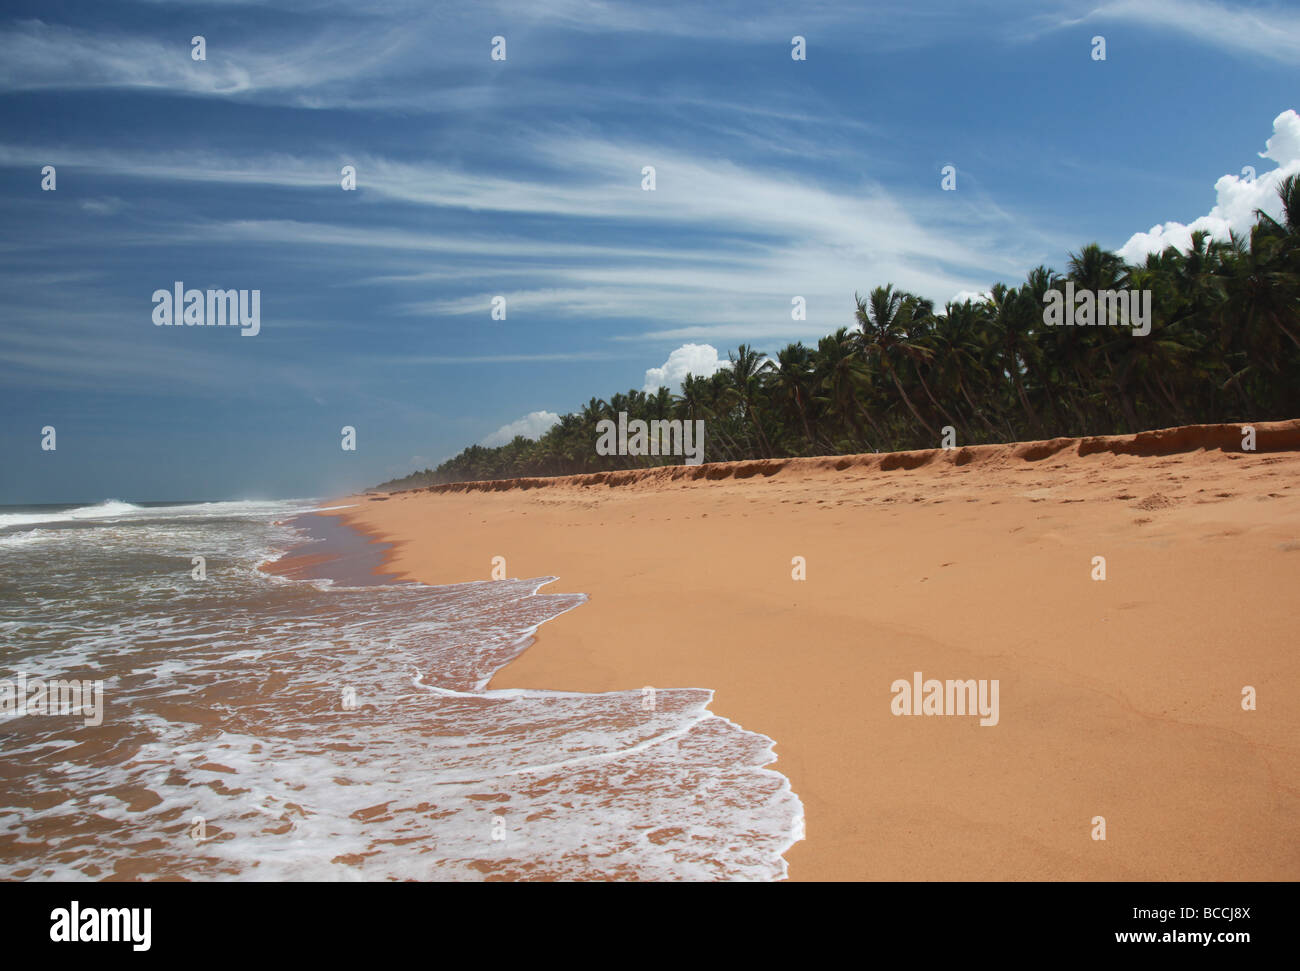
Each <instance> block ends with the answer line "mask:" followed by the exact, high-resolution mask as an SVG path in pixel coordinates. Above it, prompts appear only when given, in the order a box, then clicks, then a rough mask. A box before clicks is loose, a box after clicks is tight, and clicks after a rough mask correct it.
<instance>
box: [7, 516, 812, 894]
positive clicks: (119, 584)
mask: <svg viewBox="0 0 1300 971" xmlns="http://www.w3.org/2000/svg"><path fill="white" fill-rule="evenodd" d="M317 505H318V503H317V502H316V500H312V499H303V500H294V501H266V502H263V501H238V502H212V503H190V504H157V503H154V504H131V503H125V502H119V501H108V502H104V503H100V504H98V505H92V506H81V507H73V506H41V507H13V506H9V507H0V703H2V704H0V709H2V710H0V749H2V751H3V758H2V759H0V878H3V879H6V880H15V879H16V880H104V879H147V880H154V879H188V880H233V879H241V880H482V879H562V880H585V879H634V880H770V879H780V878H782V877H784V876H785V874H786V863H785V860H784V858H783V857H782V854H783V853H784V852H785V851H786V850H787V849H788V848H789V847H790V846H791V845H793V843H794V842H795V840H796V839H797V838H799V837H800V836H801V835H802V826H803V822H802V820H803V807H802V805H801V804H800V801H799V799H798V797H797V796H796V795H795V794H794V793H793V792H792V791H791V789H790V786H789V783H788V781H787V780H786V779H785V778H784V776H782V775H780V774H779V773H777V772H776V771H774V770H773V769H771V768H769V767H768V766H770V765H771V764H772V763H773V762H774V758H775V756H774V754H773V741H772V740H771V739H769V738H767V737H765V736H763V735H759V734H756V733H754V732H751V731H746V730H744V729H742V728H740V727H739V726H737V725H735V724H734V723H732V722H730V721H728V720H726V719H724V718H720V717H718V716H715V715H713V714H712V713H711V712H710V711H709V710H708V705H709V702H710V700H711V698H712V692H711V691H709V690H707V689H705V688H700V687H681V688H665V687H658V688H657V689H656V690H654V691H653V692H652V693H651V692H646V691H640V690H638V691H624V692H611V693H606V694H580V693H565V692H556V691H521V690H508V691H505V690H502V691H495V690H488V689H487V688H486V685H487V683H488V681H489V680H490V679H491V677H492V675H493V673H494V672H495V671H497V670H498V669H500V668H501V667H502V666H503V665H505V664H506V663H507V662H509V661H510V660H511V659H512V658H514V657H516V656H517V655H518V654H519V653H520V652H522V651H524V650H526V649H527V647H528V645H529V644H530V643H531V641H532V638H533V636H534V634H535V632H536V631H537V629H538V627H540V626H541V625H542V624H544V623H545V622H546V621H548V620H550V619H552V618H554V617H556V616H558V615H560V614H562V613H564V612H565V611H568V610H574V609H581V605H582V604H583V602H584V601H585V599H586V598H585V597H583V596H581V595H575V594H548V593H544V592H542V591H543V590H544V588H545V587H546V585H547V584H548V583H550V582H551V581H552V580H553V579H554V578H552V577H535V578H531V579H509V580H498V581H482V582H476V583H463V584H454V585H449V586H425V585H422V584H417V583H379V584H376V583H368V584H364V585H355V583H354V581H351V580H348V581H346V582H343V581H341V580H340V579H339V578H334V579H330V578H320V577H318V578H314V579H293V578H288V577H283V576H275V575H272V574H269V573H266V572H264V571H262V570H259V569H258V565H259V564H260V563H262V562H264V561H266V560H268V559H275V558H278V557H280V556H282V555H284V554H285V553H286V552H287V551H289V550H293V551H294V552H295V553H310V552H311V551H312V546H311V539H312V534H311V533H310V531H308V530H307V529H305V527H304V525H303V524H304V522H305V521H307V520H304V518H302V517H303V516H304V514H306V513H308V512H309V511H310V510H312V509H314V508H316V507H317ZM315 518H316V517H308V519H315ZM304 543H307V544H308V545H307V546H306V547H304V546H303V544H304ZM198 556H201V557H203V558H204V560H205V563H204V571H205V574H206V575H205V577H204V578H203V579H196V577H195V571H196V566H195V564H194V560H193V558H194V557H198ZM617 639H618V635H617V632H616V631H611V632H610V640H611V643H610V649H611V650H617V648H618V643H617ZM53 679H61V680H65V681H76V682H79V683H81V684H84V685H86V686H87V690H86V692H85V693H84V697H85V698H87V699H88V698H89V697H90V690H89V685H90V684H92V683H95V682H102V708H101V709H100V710H99V712H98V718H99V723H98V724H95V723H94V722H95V719H94V718H92V717H90V715H89V712H90V708H89V707H87V708H86V709H85V710H78V711H69V710H67V708H66V707H65V708H64V709H63V710H60V707H59V706H58V705H57V704H54V705H49V704H41V703H40V702H39V698H40V697H41V695H40V689H39V687H38V686H39V685H40V684H41V683H42V682H44V683H45V684H46V685H47V687H48V685H49V682H51V681H52V680H53ZM20 685H21V686H22V689H21V691H20ZM87 704H88V703H87Z"/></svg>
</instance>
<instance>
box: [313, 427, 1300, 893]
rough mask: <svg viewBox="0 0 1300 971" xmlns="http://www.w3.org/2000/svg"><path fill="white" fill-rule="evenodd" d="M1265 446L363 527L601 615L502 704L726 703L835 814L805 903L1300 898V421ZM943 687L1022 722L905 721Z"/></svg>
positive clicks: (754, 468)
mask: <svg viewBox="0 0 1300 971" xmlns="http://www.w3.org/2000/svg"><path fill="white" fill-rule="evenodd" d="M1256 428H1257V430H1258V435H1259V450H1258V451H1256V452H1249V453H1245V452H1241V451H1240V442H1241V435H1240V429H1239V428H1238V426H1197V427H1195V428H1187V429H1173V430H1165V431H1163V432H1159V433H1144V434H1143V435H1140V436H1136V437H1134V436H1127V437H1118V438H1113V439H1083V440H1077V439H1057V440H1054V441H1052V442H1046V443H1028V444H1021V445H1008V446H979V447H972V448H965V449H958V450H955V451H951V452H942V451H933V452H911V453H896V454H893V455H865V456H843V457H835V458H827V459H798V460H785V461H781V460H777V461H772V462H747V463H727V464H720V465H714V466H699V467H695V468H687V467H673V468H668V469H660V470H647V471H637V472H628V473H607V474H602V475H597V476H577V477H568V478H562V479H533V480H520V481H516V482H512V483H475V484H457V485H455V486H449V487H438V488H436V489H435V490H433V491H419V492H410V493H402V494H397V495H395V496H393V497H392V498H388V499H384V500H383V501H377V500H376V499H375V498H374V497H366V496H362V497H355V498H354V499H351V500H347V501H350V502H354V503H355V504H356V505H354V506H353V507H352V508H350V509H347V510H344V511H342V512H341V513H337V514H331V515H339V516H340V517H341V519H342V520H343V521H344V522H346V523H348V524H350V525H352V526H354V527H356V528H358V529H360V530H363V531H364V532H366V533H367V534H368V535H369V536H371V537H373V538H378V539H381V540H383V541H386V542H391V543H392V547H391V548H390V549H389V550H388V551H387V552H386V554H385V560H386V564H387V565H386V567H385V569H387V570H391V571H393V572H395V573H396V574H397V575H399V576H402V577H406V578H410V579H416V580H420V581H422V582H426V583H452V582H459V581H466V580H485V579H489V578H490V576H491V570H492V565H493V558H494V557H498V556H499V557H504V558H505V564H506V575H507V576H510V577H534V576H545V575H557V576H559V578H560V579H559V580H558V582H556V583H555V584H552V585H551V586H550V587H548V588H547V592H581V593H587V594H589V595H590V597H591V600H590V602H589V603H587V604H584V605H583V606H581V607H580V608H578V609H576V610H573V611H570V612H569V613H567V614H565V615H563V616H562V617H559V618H557V619H556V620H554V621H552V622H550V623H548V624H546V625H545V626H544V627H543V628H542V629H541V631H540V634H539V639H538V642H537V643H536V644H534V645H533V646H532V647H531V648H530V649H529V650H528V651H526V652H525V653H524V654H523V655H522V656H521V657H519V658H518V659H517V660H515V661H514V662H512V663H511V664H510V665H509V666H508V667H506V668H505V669H504V670H503V671H502V672H500V673H499V674H498V675H497V677H496V678H495V679H494V681H493V683H492V687H499V688H508V687H530V688H551V689H562V690H580V691H611V690H619V689H636V688H640V687H642V686H644V685H653V686H660V687H708V688H714V689H716V696H715V699H714V702H713V704H712V705H711V708H712V710H713V711H714V712H716V713H717V714H720V715H724V716H725V717H727V718H730V719H732V720H734V721H736V722H738V723H740V724H741V725H743V726H744V727H745V728H748V729H751V730H754V731H758V732H762V733H764V734H766V735H769V736H771V737H772V738H774V739H775V740H776V752H777V755H778V761H777V762H776V763H775V764H774V765H773V766H772V767H773V768H775V769H777V770H778V771H780V772H782V773H783V774H785V775H786V776H787V777H788V778H789V779H790V780H791V783H792V785H793V788H794V791H795V792H796V793H797V794H798V795H799V796H800V797H801V798H802V800H803V802H804V805H805V809H806V813H807V824H806V825H807V839H806V840H804V841H802V842H800V843H798V844H797V845H796V846H795V847H794V848H793V849H792V850H791V851H790V852H789V853H788V854H787V859H788V860H789V861H790V864H791V873H790V875H791V877H792V878H793V879H805V880H806V879H881V880H968V879H970V880H975V879H983V880H1021V879H1026V880H1027V879H1047V880H1065V879H1070V880H1092V879H1116V880H1295V879H1297V878H1300V709H1297V706H1296V704H1295V697H1296V691H1297V688H1298V687H1300V650H1298V644H1297V641H1298V637H1297V623H1296V620H1297V616H1298V614H1300V611H1298V610H1297V606H1296V590H1297V581H1300V487H1298V485H1297V484H1298V483H1300V421H1293V422H1286V423H1281V422H1279V423H1272V424H1269V423H1259V424H1257V425H1256ZM1097 556H1103V557H1105V560H1106V579H1105V580H1104V581H1099V580H1094V579H1093V575H1094V573H1095V569H1096V568H1095V566H1094V557H1097ZM794 557H803V558H804V560H805V562H806V577H807V579H805V580H795V579H792V569H793V567H792V559H793V558H794ZM917 671H919V672H923V674H924V677H925V678H927V679H928V678H937V679H998V681H999V683H1000V718H999V722H998V724H997V725H995V726H988V727H981V726H980V725H979V724H978V719H977V718H972V717H969V716H942V717H934V716H932V717H925V716H920V717H918V716H906V715H904V716H897V715H894V714H892V712H891V700H892V699H893V695H892V694H891V685H892V684H893V682H894V681H895V680H896V679H909V680H910V679H911V678H912V677H913V674H914V672H917ZM1246 686H1250V687H1251V688H1253V689H1254V690H1255V692H1257V697H1258V702H1257V710H1253V711H1247V710H1243V707H1242V697H1243V688H1245V687H1246ZM1097 816H1102V817H1104V818H1105V824H1106V839H1105V840H1104V841H1102V840H1096V839H1093V838H1092V837H1093V833H1094V829H1095V824H1094V822H1093V820H1094V817H1097Z"/></svg>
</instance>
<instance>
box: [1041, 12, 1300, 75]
mask: <svg viewBox="0 0 1300 971" xmlns="http://www.w3.org/2000/svg"><path fill="white" fill-rule="evenodd" d="M1035 20H1036V22H1037V23H1039V24H1040V25H1041V26H1043V27H1045V28H1047V29H1063V28H1066V27H1073V26H1077V25H1080V24H1100V23H1105V22H1107V21H1109V22H1120V23H1134V24H1142V25H1145V26H1149V27H1154V28H1159V29H1161V30H1166V31H1168V32H1170V33H1174V34H1180V35H1182V36H1185V37H1191V38H1194V39H1196V40H1198V41H1200V42H1202V43H1204V44H1206V45H1207V46H1210V47H1216V48H1219V49H1222V50H1229V51H1233V52H1235V53H1239V54H1254V55H1261V56H1264V57H1268V58H1272V59H1273V60H1276V61H1280V62H1282V63H1288V64H1294V63H1295V62H1296V61H1297V60H1300V12H1297V10H1296V9H1295V8H1294V7H1286V6H1281V5H1278V4H1248V3H1234V4H1232V5H1228V4H1223V3H1215V2H1213V0H1106V2H1103V3H1099V4H1090V5H1088V6H1085V7H1076V8H1074V9H1073V10H1071V11H1069V12H1067V13H1063V14H1059V15H1055V16H1053V15H1041V16H1039V17H1038V18H1035Z"/></svg>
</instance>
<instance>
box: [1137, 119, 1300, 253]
mask: <svg viewBox="0 0 1300 971" xmlns="http://www.w3.org/2000/svg"><path fill="white" fill-rule="evenodd" d="M1259 157H1260V158H1264V159H1268V160H1270V161H1272V162H1276V163H1277V166H1278V167H1277V168H1275V169H1272V170H1271V171H1268V172H1265V173H1263V174H1262V175H1256V177H1255V178H1254V179H1251V178H1250V177H1249V175H1225V176H1222V177H1221V178H1220V179H1219V181H1218V182H1216V183H1214V191H1215V195H1216V201H1215V204H1214V208H1213V209H1211V210H1210V211H1209V212H1208V213H1207V214H1206V215H1204V216H1201V217H1200V218H1199V219H1194V220H1192V222H1190V223H1187V224H1183V223H1180V222H1167V223H1163V224H1161V225H1159V226H1152V227H1151V229H1150V230H1149V231H1148V232H1145V233H1134V234H1133V235H1132V236H1131V237H1130V238H1129V241H1128V242H1127V243H1125V244H1124V245H1123V246H1122V247H1120V249H1119V255H1120V256H1122V257H1124V259H1126V260H1128V261H1129V262H1130V263H1141V262H1143V261H1144V260H1145V259H1146V257H1147V254H1148V253H1159V252H1162V251H1163V250H1165V249H1166V248H1167V247H1169V246H1176V247H1178V249H1180V250H1187V249H1189V248H1190V247H1191V245H1192V233H1194V232H1197V231H1200V230H1203V231H1205V232H1208V233H1209V234H1210V235H1211V236H1212V237H1213V238H1214V239H1220V240H1223V239H1227V238H1228V233H1229V231H1230V230H1236V231H1237V232H1238V233H1241V234H1245V233H1248V232H1249V231H1250V227H1251V226H1253V225H1254V224H1255V210H1256V209H1261V210H1263V211H1264V212H1266V213H1268V214H1269V215H1270V216H1272V217H1273V218H1275V219H1277V218H1279V217H1280V215H1281V212H1282V200H1281V199H1279V198H1278V194H1277V190H1278V186H1280V185H1281V184H1282V180H1283V179H1285V178H1286V177H1287V176H1289V175H1295V174H1297V173H1300V115H1298V114H1296V112H1295V110H1294V109H1288V110H1286V111H1284V112H1282V113H1281V114H1280V115H1278V116H1277V117H1276V118H1274V119H1273V136H1272V137H1271V138H1269V140H1268V141H1267V142H1266V143H1265V148H1264V151H1262V152H1260V153H1259Z"/></svg>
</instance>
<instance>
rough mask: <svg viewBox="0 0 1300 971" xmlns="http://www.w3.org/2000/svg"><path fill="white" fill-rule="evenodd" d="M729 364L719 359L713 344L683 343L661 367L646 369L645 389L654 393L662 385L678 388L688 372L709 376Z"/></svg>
mask: <svg viewBox="0 0 1300 971" xmlns="http://www.w3.org/2000/svg"><path fill="white" fill-rule="evenodd" d="M729 366H730V362H729V361H719V360H718V349H717V348H716V347H714V346H713V345H712V344H683V345H682V346H681V347H679V348H677V350H675V351H673V352H672V353H671V354H669V355H668V360H666V361H664V363H663V365H662V366H661V367H652V368H647V369H646V372H645V391H646V393H647V394H652V393H654V392H655V391H658V390H659V388H660V387H664V388H671V389H673V390H677V389H678V388H680V387H681V384H682V380H683V379H684V378H685V377H686V375H688V374H694V375H695V376H696V377H701V378H708V377H712V376H713V374H714V373H715V372H717V371H721V370H722V369H723V368H724V367H729Z"/></svg>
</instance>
